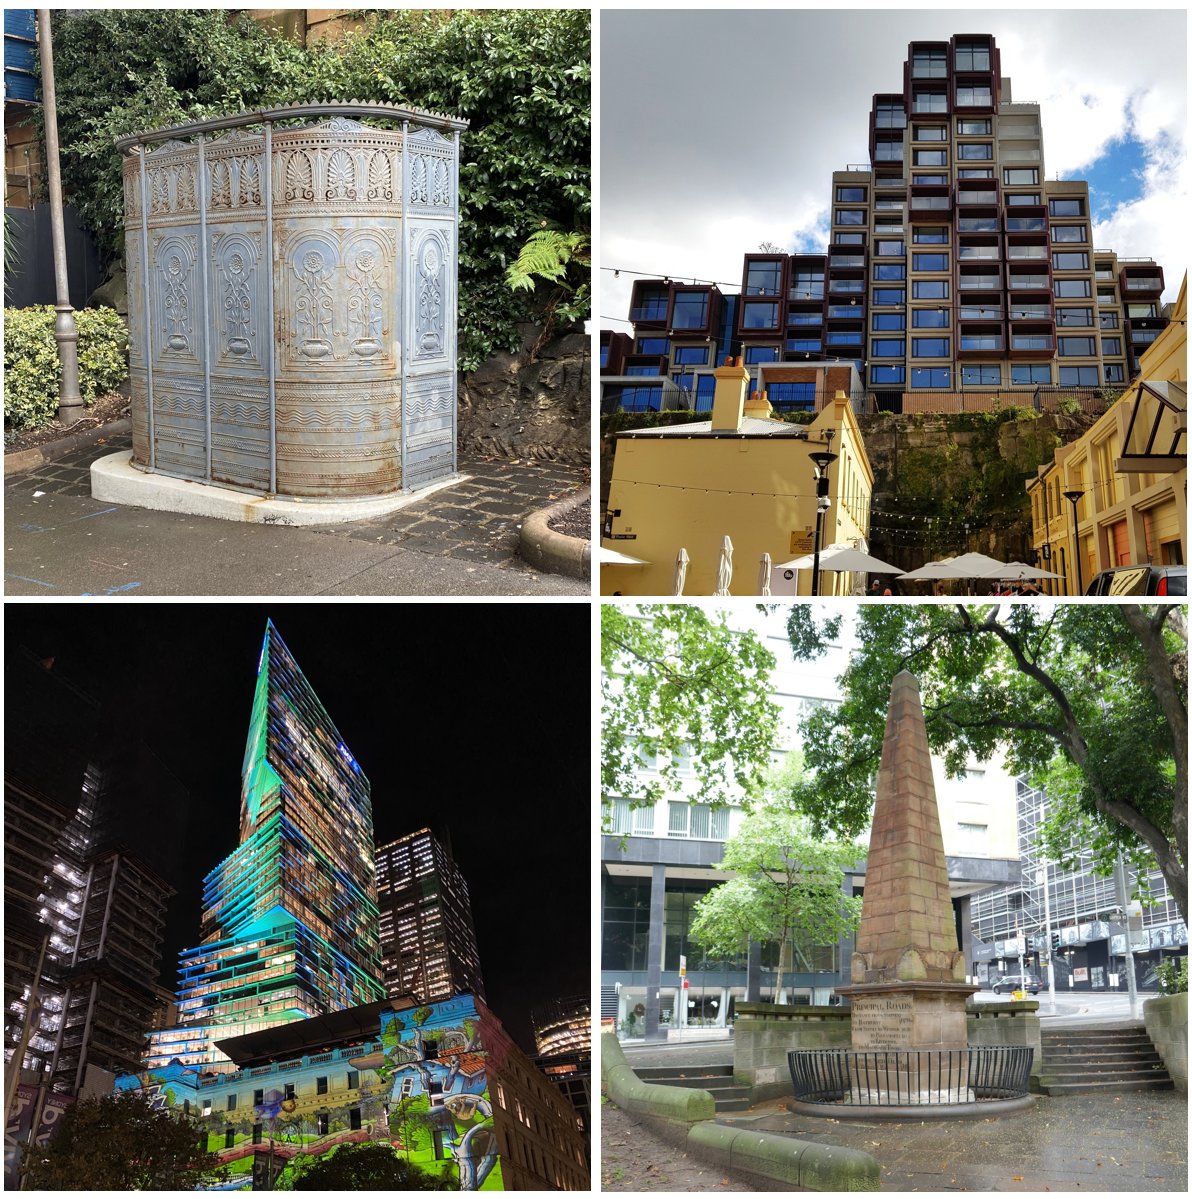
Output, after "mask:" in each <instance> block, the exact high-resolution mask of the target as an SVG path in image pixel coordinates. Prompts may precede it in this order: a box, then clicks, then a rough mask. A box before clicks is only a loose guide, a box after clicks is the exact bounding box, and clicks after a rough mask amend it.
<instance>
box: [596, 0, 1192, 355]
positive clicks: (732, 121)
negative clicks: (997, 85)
mask: <svg viewBox="0 0 1192 1199" xmlns="http://www.w3.org/2000/svg"><path fill="white" fill-rule="evenodd" d="M957 33H992V34H993V36H994V38H995V39H996V41H997V45H998V48H999V49H1000V51H1001V62H1002V74H1003V76H1008V77H1009V78H1010V80H1011V94H1012V98H1013V99H1014V100H1015V101H1019V102H1023V101H1035V102H1038V103H1039V104H1040V105H1041V106H1042V123H1043V154H1044V166H1045V169H1046V172H1047V177H1048V178H1049V179H1055V178H1057V177H1058V178H1061V179H1087V180H1088V182H1089V189H1090V193H1091V196H1092V206H1093V215H1094V242H1095V245H1096V247H1097V248H1098V249H1110V250H1116V251H1117V253H1118V254H1119V255H1120V256H1122V257H1154V258H1155V259H1156V260H1157V261H1158V262H1159V263H1160V264H1161V265H1162V266H1163V268H1164V273H1165V276H1166V283H1167V291H1166V293H1165V296H1164V298H1165V299H1168V300H1170V299H1174V298H1175V295H1176V293H1177V291H1178V289H1179V285H1180V280H1181V278H1182V276H1183V273H1184V270H1185V269H1186V265H1187V236H1186V224H1187V216H1186V214H1187V212H1188V207H1189V188H1188V174H1189V172H1188V163H1187V154H1186V133H1187V129H1186V126H1187V16H1186V12H1185V10H1184V8H1183V7H1181V8H1179V9H1166V10H1163V9H1149V10H1139V11H1132V12H1127V11H1125V10H1118V9H1100V10H1092V11H1090V10H1088V9H1082V10H1051V9H1045V10H1038V11H1011V10H994V11H986V10H980V9H975V10H964V11H956V10H945V9H932V10H908V9H893V8H884V9H866V10H861V9H834V10H832V11H824V10H820V9H801V10H787V9H782V10H780V9H769V10H733V11H726V10H717V9H703V10H699V9H697V10H692V9H667V10H656V11H654V10H651V11H642V10H628V9H627V10H609V9H605V10H604V11H603V12H601V13H600V102H599V110H600V142H599V144H600V168H599V169H600V175H599V180H600V183H599V187H600V207H599V212H600V217H599V242H598V253H599V262H600V264H601V268H602V269H601V272H600V285H599V299H598V303H597V308H596V311H597V314H598V318H599V319H598V327H600V328H602V329H619V330H623V331H629V325H628V324H627V323H626V322H625V321H624V319H621V320H619V321H614V320H613V319H612V318H614V317H619V318H625V317H626V316H627V315H628V307H629V288H630V285H631V282H632V278H633V276H632V275H631V274H630V272H634V271H636V272H642V273H644V274H647V275H658V276H662V275H670V276H671V277H672V278H680V277H686V278H687V279H688V281H690V279H691V278H698V279H700V280H713V281H715V282H718V283H720V284H721V285H722V286H723V285H725V284H728V285H729V288H728V290H732V291H737V290H739V286H740V279H741V257H742V255H743V254H745V253H747V252H749V251H752V250H756V249H757V247H758V245H759V243H761V242H763V241H769V242H773V243H775V244H777V245H780V246H782V247H783V248H784V249H786V250H788V251H807V252H819V253H822V252H823V251H824V249H825V246H826V241H827V231H828V203H829V199H830V191H831V176H832V172H833V171H834V170H842V169H844V168H845V167H846V166H848V165H849V164H853V163H866V162H867V161H868V158H869V149H868V128H869V110H870V105H871V101H872V97H873V94H874V93H875V92H892V91H898V90H900V88H901V81H902V64H903V62H904V61H905V59H906V48H907V45H908V43H910V42H911V41H917V40H936V41H942V40H945V39H947V38H948V37H949V36H950V35H952V34H957ZM616 269H620V270H621V271H622V274H621V276H620V278H617V277H615V276H614V274H613V271H614V270H616Z"/></svg>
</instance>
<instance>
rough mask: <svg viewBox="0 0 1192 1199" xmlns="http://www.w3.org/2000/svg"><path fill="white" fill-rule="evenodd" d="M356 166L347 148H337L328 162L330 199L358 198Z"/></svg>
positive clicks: (328, 197)
mask: <svg viewBox="0 0 1192 1199" xmlns="http://www.w3.org/2000/svg"><path fill="white" fill-rule="evenodd" d="M356 196H357V191H356V168H355V166H354V165H353V163H352V160H351V158H349V157H348V154H347V151H346V150H336V151H335V153H334V154H332V155H331V158H330V160H329V161H328V163H327V191H326V198H327V199H328V200H354V199H356Z"/></svg>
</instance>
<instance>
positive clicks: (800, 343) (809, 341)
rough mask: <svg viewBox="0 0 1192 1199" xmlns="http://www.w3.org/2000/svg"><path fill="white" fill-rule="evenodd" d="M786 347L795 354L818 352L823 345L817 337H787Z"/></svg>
mask: <svg viewBox="0 0 1192 1199" xmlns="http://www.w3.org/2000/svg"><path fill="white" fill-rule="evenodd" d="M786 348H787V349H788V350H789V351H791V352H792V353H797V354H818V353H819V352H820V350H821V349H822V348H823V347H822V346H821V344H820V340H819V338H818V337H788V338H787V340H786Z"/></svg>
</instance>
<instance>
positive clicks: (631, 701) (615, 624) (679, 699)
mask: <svg viewBox="0 0 1192 1199" xmlns="http://www.w3.org/2000/svg"><path fill="white" fill-rule="evenodd" d="M600 656H601V657H600V660H601V671H602V673H601V683H600V695H601V763H600V788H601V799H602V800H603V802H604V803H611V802H612V801H613V800H614V799H622V798H627V799H630V800H631V801H632V803H633V806H635V807H637V806H640V805H648V804H653V803H656V802H657V801H658V800H659V799H661V798H662V797H663V796H664V795H666V794H668V793H670V794H682V795H684V796H685V797H686V798H687V799H689V800H691V801H692V802H695V803H707V804H724V803H727V802H730V801H734V800H738V799H740V798H742V797H743V796H744V795H745V794H747V793H749V792H750V791H751V790H753V789H755V788H756V787H757V786H758V785H759V784H760V782H761V780H762V777H763V775H764V772H765V770H766V768H767V766H768V765H769V760H770V751H771V749H772V747H773V744H774V737H775V731H776V728H777V723H778V717H779V714H780V713H779V708H778V706H777V705H776V704H775V703H774V702H773V701H772V700H771V699H770V672H771V671H772V670H773V668H774V655H773V654H771V653H770V651H769V650H768V649H766V648H765V646H764V645H762V643H761V641H760V640H759V639H758V638H757V636H756V634H754V633H751V632H738V631H736V630H733V629H730V628H729V627H728V625H727V624H726V623H725V617H724V615H723V614H713V613H708V612H705V611H704V610H703V609H701V608H697V607H694V606H692V605H688V604H643V605H638V606H637V607H634V608H628V607H626V608H621V607H618V606H615V605H612V604H606V605H603V606H602V607H601V609H600ZM688 751H690V753H691V767H692V774H691V776H690V777H688V776H685V775H681V774H680V761H679V759H680V756H681V755H682V754H684V753H686V752H688ZM642 754H647V755H651V754H657V755H658V757H659V765H658V773H657V777H656V778H655V779H651V780H643V779H641V778H640V777H639V774H640V770H641V755H642Z"/></svg>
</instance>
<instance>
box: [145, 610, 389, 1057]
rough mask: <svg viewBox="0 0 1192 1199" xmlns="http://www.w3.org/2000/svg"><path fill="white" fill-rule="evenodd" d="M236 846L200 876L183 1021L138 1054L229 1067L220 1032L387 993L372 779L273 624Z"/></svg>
mask: <svg viewBox="0 0 1192 1199" xmlns="http://www.w3.org/2000/svg"><path fill="white" fill-rule="evenodd" d="M241 777H242V787H241V801H240V844H239V846H238V847H237V848H236V850H235V851H234V852H233V853H232V854H230V855H229V856H228V857H227V858H225V859H224V861H222V862H221V863H220V864H219V865H218V866H216V867H215V869H214V870H212V871H211V873H210V874H208V875H207V878H206V879H205V881H204V886H203V917H202V924H201V938H202V939H201V943H200V944H199V946H198V947H197V948H195V949H189V950H185V951H184V952H183V953H182V955H181V960H180V963H179V976H180V983H179V988H178V1008H179V1013H180V1023H179V1024H178V1025H177V1026H175V1027H173V1028H168V1029H162V1030H159V1031H157V1032H155V1033H154V1034H153V1036H152V1038H151V1040H150V1048H149V1053H148V1055H147V1057H146V1064H147V1065H148V1066H150V1067H154V1066H164V1065H166V1064H168V1063H169V1062H170V1061H171V1060H172V1059H174V1058H177V1059H178V1060H179V1061H180V1062H181V1063H182V1064H183V1065H186V1066H201V1067H203V1068H205V1069H207V1070H216V1071H221V1070H227V1069H230V1068H231V1062H229V1061H228V1059H227V1057H226V1055H224V1054H223V1053H222V1052H221V1051H220V1050H219V1049H217V1048H216V1042H218V1041H222V1040H226V1039H228V1038H231V1037H237V1036H243V1035H246V1034H248V1033H252V1032H257V1031H260V1030H261V1029H266V1028H269V1027H271V1026H272V1025H277V1024H285V1023H288V1022H289V1021H293V1020H303V1019H307V1018H309V1017H312V1016H323V1015H327V1014H329V1013H332V1012H337V1011H340V1010H342V1009H345V1008H351V1007H356V1006H358V1005H360V1004H367V1003H371V1002H375V1001H377V1000H380V999H382V998H383V997H384V994H385V991H384V987H383V985H382V982H381V962H380V946H379V943H378V936H377V923H378V912H377V901H376V882H375V876H374V867H373V825H372V806H371V801H370V797H369V783H368V779H367V778H366V777H365V774H364V772H363V770H361V768H360V764H359V763H358V762H357V761H356V759H355V758H354V757H353V756H352V753H351V751H350V750H349V749H348V747H347V745H345V744H344V741H343V738H342V737H341V736H340V734H339V732H338V731H337V730H336V728H335V725H334V724H333V723H332V721H331V718H330V717H329V716H328V715H327V712H326V711H325V709H324V708H323V705H322V704H321V703H320V702H319V700H318V697H317V696H316V695H315V693H314V690H313V689H312V688H311V686H310V684H309V683H308V682H307V680H306V678H305V676H304V675H303V673H302V671H301V669H300V668H299V666H298V664H297V662H296V661H295V660H294V658H293V656H292V655H291V653H290V652H289V650H288V649H287V648H286V646H285V644H284V643H283V642H282V640H281V638H280V637H279V636H278V633H277V630H276V629H275V628H274V627H273V624H272V622H270V623H269V624H268V626H267V628H266V631H265V640H264V644H263V646H262V648H261V657H260V662H259V664H258V668H257V683H256V690H255V693H254V697H253V706H252V714H251V719H250V722H249V732H248V741H247V745H246V747H245V752H244V762H243V767H242V776H241Z"/></svg>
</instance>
